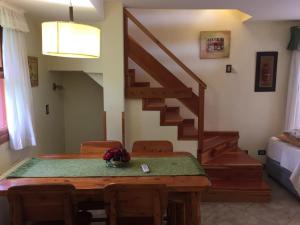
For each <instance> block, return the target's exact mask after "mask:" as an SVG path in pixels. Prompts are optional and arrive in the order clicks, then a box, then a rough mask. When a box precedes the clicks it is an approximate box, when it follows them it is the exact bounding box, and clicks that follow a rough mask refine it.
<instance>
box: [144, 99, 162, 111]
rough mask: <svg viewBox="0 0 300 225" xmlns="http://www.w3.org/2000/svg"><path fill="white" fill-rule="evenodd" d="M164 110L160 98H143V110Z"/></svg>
mask: <svg viewBox="0 0 300 225" xmlns="http://www.w3.org/2000/svg"><path fill="white" fill-rule="evenodd" d="M165 108H166V104H165V100H164V99H161V98H144V99H143V110H147V111H160V110H163V109H165Z"/></svg>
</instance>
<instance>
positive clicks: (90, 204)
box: [78, 141, 122, 222]
mask: <svg viewBox="0 0 300 225" xmlns="http://www.w3.org/2000/svg"><path fill="white" fill-rule="evenodd" d="M111 148H122V144H121V142H119V141H86V142H83V143H82V144H81V146H80V153H86V154H99V153H100V154H101V153H105V151H107V150H109V149H111ZM78 208H79V209H80V210H104V208H105V207H104V202H103V201H95V200H93V201H84V202H79V203H78ZM92 221H93V222H104V221H106V218H102V217H98V218H93V219H92Z"/></svg>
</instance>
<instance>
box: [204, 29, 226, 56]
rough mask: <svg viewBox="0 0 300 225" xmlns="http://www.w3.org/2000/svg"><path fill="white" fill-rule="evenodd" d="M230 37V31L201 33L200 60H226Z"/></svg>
mask: <svg viewBox="0 0 300 225" xmlns="http://www.w3.org/2000/svg"><path fill="white" fill-rule="evenodd" d="M230 36H231V32H230V31H201V32H200V59H219V58H228V57H229V55H230Z"/></svg>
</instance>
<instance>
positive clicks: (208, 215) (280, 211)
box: [201, 179, 300, 225]
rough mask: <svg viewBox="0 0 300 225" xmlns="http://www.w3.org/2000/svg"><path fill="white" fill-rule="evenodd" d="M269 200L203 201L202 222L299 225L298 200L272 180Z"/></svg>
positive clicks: (229, 224)
mask: <svg viewBox="0 0 300 225" xmlns="http://www.w3.org/2000/svg"><path fill="white" fill-rule="evenodd" d="M268 183H269V184H270V186H271V188H272V201H271V202H270V203H203V204H202V209H201V210H202V211H201V213H202V224H201V225H300V201H298V200H296V198H295V197H294V196H292V195H290V194H289V193H288V192H287V191H286V190H284V189H283V188H282V187H281V186H279V185H278V184H277V183H275V182H274V181H272V180H270V179H268Z"/></svg>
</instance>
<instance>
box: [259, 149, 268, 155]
mask: <svg viewBox="0 0 300 225" xmlns="http://www.w3.org/2000/svg"><path fill="white" fill-rule="evenodd" d="M266 153H267V152H266V150H264V149H260V150H257V154H258V155H266Z"/></svg>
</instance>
